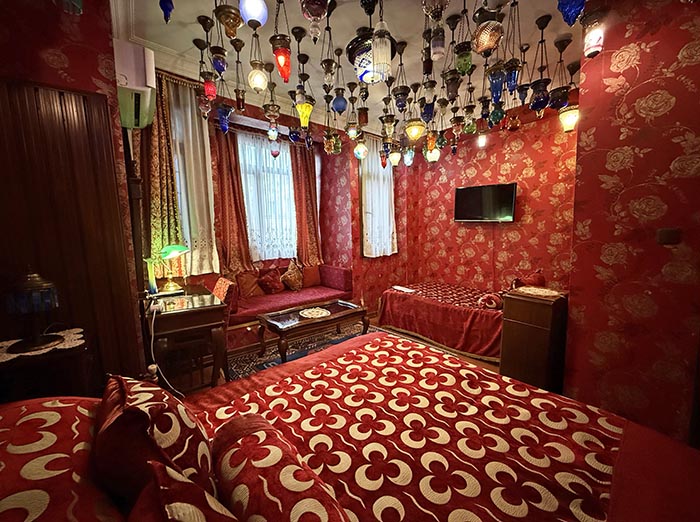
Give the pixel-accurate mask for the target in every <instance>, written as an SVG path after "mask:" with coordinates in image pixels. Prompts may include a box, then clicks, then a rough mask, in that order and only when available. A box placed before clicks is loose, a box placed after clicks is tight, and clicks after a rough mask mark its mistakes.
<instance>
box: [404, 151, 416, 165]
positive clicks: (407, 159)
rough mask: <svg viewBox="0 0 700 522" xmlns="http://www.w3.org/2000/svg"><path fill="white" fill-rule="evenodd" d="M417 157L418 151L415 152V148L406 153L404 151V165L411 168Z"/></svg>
mask: <svg viewBox="0 0 700 522" xmlns="http://www.w3.org/2000/svg"><path fill="white" fill-rule="evenodd" d="M415 156H416V151H414V150H413V147H409V148H408V149H406V150H405V151H403V164H404V165H406V166H407V167H410V166H411V165H413V159H414V158H415Z"/></svg>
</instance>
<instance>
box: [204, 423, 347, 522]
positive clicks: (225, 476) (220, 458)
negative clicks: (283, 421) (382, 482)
mask: <svg viewBox="0 0 700 522" xmlns="http://www.w3.org/2000/svg"><path fill="white" fill-rule="evenodd" d="M214 458H215V462H216V464H215V468H214V469H215V473H216V478H217V481H218V483H219V489H220V496H219V498H221V499H225V500H224V503H225V504H226V505H227V507H228V508H229V509H230V510H231V512H232V513H233V514H234V515H235V516H236V517H237V518H238V519H240V520H258V519H259V520H270V521H283V520H290V519H291V514H292V513H294V520H304V519H305V518H306V516H308V517H310V518H312V519H314V520H317V519H320V520H327V521H329V522H338V521H348V517H347V515H346V514H345V512H344V511H343V508H342V507H341V506H340V504H339V503H338V501H337V500H336V499H335V496H334V493H333V490H332V489H331V488H330V487H329V486H328V485H327V484H326V483H325V482H323V481H322V480H321V479H320V477H319V476H318V475H316V473H314V472H313V471H312V470H311V468H309V466H308V465H306V464H305V463H304V462H302V460H301V457H300V455H299V453H298V451H297V449H296V448H295V447H294V445H293V444H292V443H290V442H289V441H288V440H287V439H286V438H285V437H284V435H282V433H281V432H280V431H278V430H277V429H276V428H275V427H274V426H272V425H271V424H270V423H269V422H267V420H265V418H264V417H262V416H260V415H254V414H251V415H240V416H237V417H234V418H232V419H231V420H229V421H228V422H227V423H226V424H224V425H223V426H221V428H220V429H219V430H218V431H217V432H216V434H215V436H214ZM263 492H264V493H263ZM270 498H274V499H276V501H275V502H271V501H270Z"/></svg>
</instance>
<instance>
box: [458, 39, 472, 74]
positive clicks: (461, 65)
mask: <svg viewBox="0 0 700 522" xmlns="http://www.w3.org/2000/svg"><path fill="white" fill-rule="evenodd" d="M455 56H456V57H457V58H456V60H455V68H456V69H457V71H458V72H459V74H461V75H462V76H465V75H466V74H467V72H468V71H469V69H470V68H471V66H472V43H471V41H469V40H467V41H466V42H460V43H458V44H457V45H455Z"/></svg>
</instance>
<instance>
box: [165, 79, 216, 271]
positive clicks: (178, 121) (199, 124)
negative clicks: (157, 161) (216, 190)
mask: <svg viewBox="0 0 700 522" xmlns="http://www.w3.org/2000/svg"><path fill="white" fill-rule="evenodd" d="M168 89H169V91H170V113H171V120H170V122H171V123H170V125H171V131H172V149H173V164H174V167H175V178H176V180H177V189H178V190H177V193H178V200H179V203H180V212H181V215H182V236H183V238H184V241H185V244H186V245H187V247H188V248H189V249H190V251H189V252H188V253H187V254H185V256H184V260H185V264H186V268H187V273H188V274H191V275H198V274H208V273H212V272H213V273H218V272H219V256H218V253H217V250H216V240H215V236H214V194H213V182H212V174H211V152H210V149H209V131H208V129H207V125H206V123H207V122H206V121H205V120H204V119H203V118H202V116H201V115H200V112H199V110H198V109H197V101H196V99H195V93H194V90H193V89H192V88H191V87H187V86H185V85H180V84H177V83H173V82H168Z"/></svg>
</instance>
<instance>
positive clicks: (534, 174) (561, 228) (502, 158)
mask: <svg viewBox="0 0 700 522" xmlns="http://www.w3.org/2000/svg"><path fill="white" fill-rule="evenodd" d="M416 166H417V167H414V171H413V172H412V173H411V174H410V175H409V178H410V184H411V185H412V188H411V189H410V192H411V196H410V197H411V214H410V219H409V244H410V245H411V253H410V254H411V255H410V256H409V257H410V259H411V260H412V261H411V264H410V269H409V279H410V280H411V282H414V281H439V282H445V283H454V284H459V285H462V286H467V287H476V288H481V289H485V290H496V291H498V290H503V289H505V288H507V287H508V285H509V284H510V282H511V281H512V280H513V279H514V278H515V277H518V276H523V275H527V274H529V273H531V272H533V271H534V270H536V269H540V268H541V269H542V270H543V272H544V274H545V277H546V279H547V283H548V286H550V287H551V288H556V289H560V290H566V289H568V284H569V271H570V267H571V260H570V248H571V233H572V225H573V198H574V173H575V168H576V136H575V133H573V134H566V133H564V132H563V131H562V130H561V126H560V125H559V122H558V120H557V119H556V118H548V119H545V120H542V121H536V122H533V123H528V124H525V125H523V126H522V128H521V129H520V131H518V132H515V133H510V132H507V131H501V132H492V133H490V134H489V135H488V144H487V146H486V148H484V149H479V148H478V147H476V143H475V140H474V139H473V138H463V139H462V142H461V144H460V148H459V149H458V152H457V155H456V156H452V155H451V154H450V152H449V150H444V151H443V152H442V157H441V159H440V161H439V162H438V163H436V164H433V165H430V164H428V163H426V162H425V161H424V160H423V159H422V158H420V159H418V158H417V160H416ZM510 182H517V183H518V195H517V201H516V214H515V221H514V222H513V223H483V224H479V223H455V221H454V195H455V189H456V188H457V187H462V186H474V185H488V184H494V183H510Z"/></svg>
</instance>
